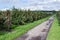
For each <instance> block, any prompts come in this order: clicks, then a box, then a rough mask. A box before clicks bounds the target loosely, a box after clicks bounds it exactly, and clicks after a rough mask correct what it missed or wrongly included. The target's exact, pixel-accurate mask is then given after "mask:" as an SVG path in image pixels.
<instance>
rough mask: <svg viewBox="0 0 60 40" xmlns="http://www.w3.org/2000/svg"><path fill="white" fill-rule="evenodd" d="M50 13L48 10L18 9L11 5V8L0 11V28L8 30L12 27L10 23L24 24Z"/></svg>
mask: <svg viewBox="0 0 60 40" xmlns="http://www.w3.org/2000/svg"><path fill="white" fill-rule="evenodd" d="M52 14H53V13H52ZM50 15H51V14H50V12H49V11H48V12H47V11H31V10H19V9H16V8H15V7H13V9H12V10H6V11H2V12H1V11H0V17H1V18H0V26H1V27H0V29H6V30H10V29H11V28H13V27H12V26H11V25H24V24H26V23H30V22H33V21H36V20H39V19H42V18H45V17H48V16H50ZM2 27H3V28H2Z"/></svg>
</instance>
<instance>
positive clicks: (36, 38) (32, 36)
mask: <svg viewBox="0 0 60 40" xmlns="http://www.w3.org/2000/svg"><path fill="white" fill-rule="evenodd" d="M53 18H54V17H53V16H52V17H50V18H49V19H48V20H47V21H45V22H43V23H41V24H40V25H38V26H36V27H35V28H33V29H31V30H29V31H28V32H27V33H25V34H24V35H22V36H20V37H17V38H16V39H15V40H46V36H47V33H48V30H49V28H50V26H51V24H52V21H53Z"/></svg>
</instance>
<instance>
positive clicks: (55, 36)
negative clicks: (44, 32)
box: [47, 17, 60, 40]
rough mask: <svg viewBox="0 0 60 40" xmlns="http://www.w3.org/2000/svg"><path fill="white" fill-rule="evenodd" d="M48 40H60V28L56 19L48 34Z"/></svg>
mask: <svg viewBox="0 0 60 40" xmlns="http://www.w3.org/2000/svg"><path fill="white" fill-rule="evenodd" d="M47 40H60V26H59V24H58V20H57V18H56V17H55V19H54V22H53V24H52V27H51V29H50V31H49V33H48V36H47Z"/></svg>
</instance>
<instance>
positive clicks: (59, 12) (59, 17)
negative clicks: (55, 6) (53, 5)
mask: <svg viewBox="0 0 60 40" xmlns="http://www.w3.org/2000/svg"><path fill="white" fill-rule="evenodd" d="M56 16H57V19H58V23H59V25H60V11H57V12H56Z"/></svg>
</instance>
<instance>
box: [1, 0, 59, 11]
mask: <svg viewBox="0 0 60 40" xmlns="http://www.w3.org/2000/svg"><path fill="white" fill-rule="evenodd" d="M13 6H15V7H16V8H21V9H31V10H59V9H60V0H0V9H2V10H3V9H11V8H12V7H13Z"/></svg>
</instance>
